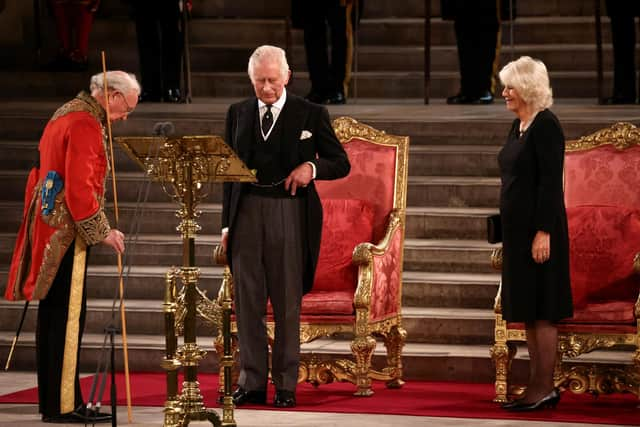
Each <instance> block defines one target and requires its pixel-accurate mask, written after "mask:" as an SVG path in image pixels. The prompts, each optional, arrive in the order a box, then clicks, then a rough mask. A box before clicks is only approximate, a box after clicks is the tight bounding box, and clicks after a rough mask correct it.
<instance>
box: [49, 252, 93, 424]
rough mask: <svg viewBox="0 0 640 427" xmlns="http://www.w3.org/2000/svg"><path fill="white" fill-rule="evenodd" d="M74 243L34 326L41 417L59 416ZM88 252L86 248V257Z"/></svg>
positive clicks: (83, 309) (78, 393)
mask: <svg viewBox="0 0 640 427" xmlns="http://www.w3.org/2000/svg"><path fill="white" fill-rule="evenodd" d="M74 247H75V242H72V243H71V246H70V248H69V249H68V250H67V253H66V254H65V255H64V258H63V259H62V262H61V264H60V267H59V268H58V273H57V274H56V277H55V278H54V280H53V284H52V285H51V289H49V292H48V293H47V296H46V297H45V298H44V299H43V300H40V302H39V304H38V322H37V325H36V359H37V365H38V403H39V408H40V413H41V414H42V415H43V416H45V417H54V416H56V415H60V384H61V381H62V364H63V360H64V345H65V337H66V329H67V315H68V311H69V291H70V288H71V273H72V271H73V255H74ZM88 251H89V249H88V248H87V255H88ZM86 275H87V273H86V266H85V277H84V283H85V285H84V287H83V292H82V307H81V311H80V329H79V334H78V355H77V356H78V357H77V359H76V376H75V381H74V382H75V405H74V407H75V408H77V407H78V406H80V405H82V404H83V400H82V391H81V390H80V379H79V376H78V375H79V361H80V345H81V343H82V332H83V330H84V322H85V316H86V310H87V297H86V292H85V291H86Z"/></svg>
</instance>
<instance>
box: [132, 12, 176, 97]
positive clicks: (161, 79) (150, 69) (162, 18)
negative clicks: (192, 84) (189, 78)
mask: <svg viewBox="0 0 640 427" xmlns="http://www.w3.org/2000/svg"><path fill="white" fill-rule="evenodd" d="M132 5H133V15H134V18H135V22H136V33H137V36H138V53H139V57H140V75H141V79H142V89H143V90H144V91H145V92H147V93H149V94H153V95H161V94H163V92H166V91H167V90H169V89H172V90H173V89H179V88H180V69H181V63H182V50H183V39H182V32H181V27H180V9H179V7H178V1H177V0H134V1H133V2H132Z"/></svg>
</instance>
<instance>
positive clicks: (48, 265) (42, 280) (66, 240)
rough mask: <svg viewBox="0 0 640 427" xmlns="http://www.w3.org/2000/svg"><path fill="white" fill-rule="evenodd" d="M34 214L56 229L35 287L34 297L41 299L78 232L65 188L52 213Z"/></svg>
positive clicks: (59, 195)
mask: <svg viewBox="0 0 640 427" xmlns="http://www.w3.org/2000/svg"><path fill="white" fill-rule="evenodd" d="M41 186H42V183H39V184H38V185H37V186H36V189H35V194H34V197H40V189H41V188H42V187H41ZM37 206H39V205H38V204H37V203H36V209H37ZM33 215H35V216H36V217H37V216H40V218H42V220H43V221H44V223H45V224H47V225H49V226H50V227H53V228H55V229H56V231H54V232H53V234H52V235H51V238H50V239H49V242H48V243H47V245H46V246H45V248H44V253H43V256H42V264H41V265H40V271H39V273H38V277H37V278H36V283H35V285H34V289H33V295H32V298H33V299H34V300H40V299H42V298H44V297H46V296H47V293H48V292H49V288H50V287H51V284H52V283H53V279H54V278H55V276H56V274H57V272H58V268H59V267H60V262H61V261H62V258H63V257H64V254H65V253H67V250H68V249H69V247H70V246H71V242H73V239H74V238H75V237H76V232H75V228H74V226H73V220H72V219H71V214H70V213H69V210H68V209H67V205H66V204H65V202H64V190H62V191H61V192H60V193H58V195H57V196H56V201H55V204H54V208H53V211H51V214H49V215H40V213H39V212H37V211H36V210H34V213H33ZM29 236H33V230H29ZM30 238H31V237H30Z"/></svg>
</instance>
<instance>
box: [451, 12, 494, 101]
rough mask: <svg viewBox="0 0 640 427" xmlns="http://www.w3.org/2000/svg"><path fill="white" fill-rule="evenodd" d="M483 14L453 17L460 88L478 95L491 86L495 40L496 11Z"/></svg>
mask: <svg viewBox="0 0 640 427" xmlns="http://www.w3.org/2000/svg"><path fill="white" fill-rule="evenodd" d="M494 12H495V13H493V14H488V15H486V16H479V17H470V16H461V17H456V18H455V21H454V28H455V32H456V43H457V45H458V61H459V65H460V92H461V93H462V94H465V95H467V96H471V97H476V96H481V95H483V94H484V93H485V92H487V91H488V92H491V93H493V92H494V90H495V87H494V80H493V74H494V72H495V70H494V67H495V66H494V62H495V59H496V48H497V42H498V31H499V29H500V24H499V22H498V15H497V11H494Z"/></svg>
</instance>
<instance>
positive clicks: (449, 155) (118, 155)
mask: <svg viewBox="0 0 640 427" xmlns="http://www.w3.org/2000/svg"><path fill="white" fill-rule="evenodd" d="M499 151H500V147H497V146H487V145H480V146H477V145H430V146H420V145H416V146H410V147H409V174H410V175H416V176H420V175H443V176H449V175H453V176H456V175H464V176H498V175H499V169H498V160H497V156H498V152H499ZM0 152H1V153H3V155H2V156H0V169H1V170H24V171H26V170H29V169H30V167H31V166H32V165H33V162H34V159H35V158H36V157H37V156H38V142H37V141H35V140H34V141H20V140H8V141H6V140H5V141H0ZM114 154H115V165H116V171H117V172H136V171H140V170H141V168H140V165H139V164H138V163H137V162H135V161H133V160H132V159H131V158H130V157H129V156H128V155H127V154H126V153H125V152H124V151H123V150H122V149H121V148H120V145H119V144H116V145H115V147H114Z"/></svg>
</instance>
